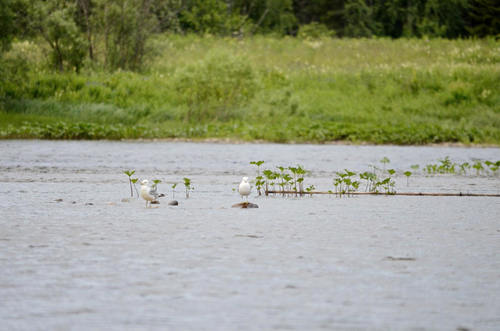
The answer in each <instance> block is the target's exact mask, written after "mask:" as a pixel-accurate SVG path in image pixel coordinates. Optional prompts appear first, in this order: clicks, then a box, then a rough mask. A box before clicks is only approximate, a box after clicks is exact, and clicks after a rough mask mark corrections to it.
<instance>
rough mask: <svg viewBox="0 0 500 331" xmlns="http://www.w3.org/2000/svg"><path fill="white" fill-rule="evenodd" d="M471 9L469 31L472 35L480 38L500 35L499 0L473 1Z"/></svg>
mask: <svg viewBox="0 0 500 331" xmlns="http://www.w3.org/2000/svg"><path fill="white" fill-rule="evenodd" d="M469 8H470V10H469V17H468V19H469V21H470V25H469V27H468V28H467V30H468V31H469V33H470V34H472V35H474V36H478V37H486V36H497V37H498V36H499V35H500V4H499V2H498V1H497V0H472V1H471V3H470V5H469Z"/></svg>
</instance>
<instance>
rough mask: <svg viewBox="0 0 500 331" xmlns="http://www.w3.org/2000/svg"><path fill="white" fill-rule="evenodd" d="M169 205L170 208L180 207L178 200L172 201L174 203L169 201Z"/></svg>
mask: <svg viewBox="0 0 500 331" xmlns="http://www.w3.org/2000/svg"><path fill="white" fill-rule="evenodd" d="M168 205H169V206H178V205H179V201H177V200H172V201H169V202H168Z"/></svg>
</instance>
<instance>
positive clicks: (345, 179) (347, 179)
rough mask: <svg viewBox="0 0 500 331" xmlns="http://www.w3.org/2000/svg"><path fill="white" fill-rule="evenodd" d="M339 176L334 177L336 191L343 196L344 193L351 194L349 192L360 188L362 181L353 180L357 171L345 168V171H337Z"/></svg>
mask: <svg viewBox="0 0 500 331" xmlns="http://www.w3.org/2000/svg"><path fill="white" fill-rule="evenodd" d="M336 174H337V177H336V178H334V179H333V185H334V186H335V193H336V194H337V195H339V197H342V196H343V195H346V194H347V196H349V193H353V192H356V191H357V190H358V188H359V185H360V182H359V181H356V180H353V178H352V177H353V176H355V175H356V173H355V172H353V171H350V170H347V169H345V172H338V171H337V172H336Z"/></svg>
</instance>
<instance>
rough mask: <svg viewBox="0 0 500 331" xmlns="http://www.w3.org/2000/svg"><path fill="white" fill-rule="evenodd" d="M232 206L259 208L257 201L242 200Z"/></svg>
mask: <svg viewBox="0 0 500 331" xmlns="http://www.w3.org/2000/svg"><path fill="white" fill-rule="evenodd" d="M231 207H232V208H259V206H258V205H256V204H255V203H251V202H240V203H235V204H234V205H232V206H231Z"/></svg>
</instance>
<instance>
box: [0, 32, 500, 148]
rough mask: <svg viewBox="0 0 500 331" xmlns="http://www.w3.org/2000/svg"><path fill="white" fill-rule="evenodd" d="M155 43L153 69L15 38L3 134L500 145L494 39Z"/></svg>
mask: <svg viewBox="0 0 500 331" xmlns="http://www.w3.org/2000/svg"><path fill="white" fill-rule="evenodd" d="M150 47H151V49H152V50H153V53H152V54H153V56H151V57H150V58H149V60H148V63H147V66H146V68H147V70H146V71H145V72H142V73H131V72H114V73H109V72H105V71H103V70H100V69H99V67H98V66H94V68H93V69H92V70H90V69H88V68H90V66H88V67H87V69H86V70H84V71H83V72H82V73H80V74H78V75H77V74H73V73H65V74H58V73H51V72H48V71H46V70H45V69H44V67H45V65H44V60H43V59H44V57H43V49H41V48H40V47H39V46H38V45H34V44H26V43H24V44H17V45H14V49H13V50H12V51H11V54H7V57H9V56H11V57H15V56H17V55H19V54H23V55H22V56H24V57H25V61H26V63H27V66H26V67H27V69H26V71H25V72H24V74H23V75H25V76H22V75H20V76H19V77H17V78H16V76H12V79H10V80H9V81H7V82H6V83H4V84H3V88H2V94H3V95H4V97H3V98H2V99H3V102H2V104H1V112H0V137H1V138H46V139H122V138H189V139H203V138H233V139H240V140H255V139H260V140H267V141H276V142H290V141H295V142H305V141H308V142H327V141H334V140H347V141H353V142H371V143H395V144H425V143H439V142H460V143H465V144H470V143H472V144H475V143H481V144H482V143H486V144H500V43H499V42H495V41H493V40H485V41H472V40H458V41H448V40H430V41H426V40H386V39H372V40H346V39H342V40H341V39H323V40H300V39H294V38H279V39H278V38H272V37H254V38H251V39H245V40H238V39H225V38H215V37H204V38H202V37H197V36H184V37H181V36H161V37H159V38H157V39H155V40H153V41H152V43H151V44H150ZM26 49H28V51H26ZM20 50H22V52H21V51H20ZM16 52H17V53H18V54H16ZM26 54H28V55H26ZM16 58H17V57H16Z"/></svg>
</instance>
